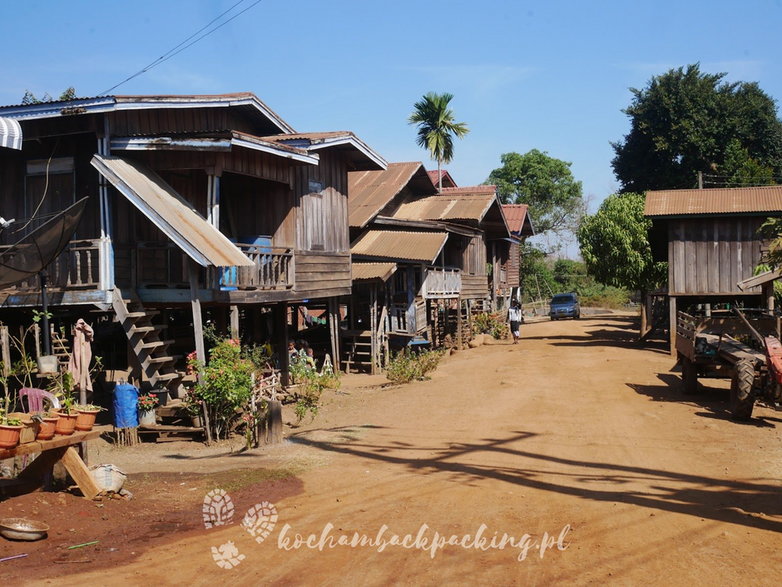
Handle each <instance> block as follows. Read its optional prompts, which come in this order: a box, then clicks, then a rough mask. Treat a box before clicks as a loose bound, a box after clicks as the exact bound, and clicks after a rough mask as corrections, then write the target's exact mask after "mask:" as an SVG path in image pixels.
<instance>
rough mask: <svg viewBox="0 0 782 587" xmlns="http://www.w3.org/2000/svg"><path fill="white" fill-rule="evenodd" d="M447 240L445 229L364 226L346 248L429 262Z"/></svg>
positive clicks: (364, 253) (356, 252)
mask: <svg viewBox="0 0 782 587" xmlns="http://www.w3.org/2000/svg"><path fill="white" fill-rule="evenodd" d="M446 240H448V233H447V232H414V231H412V230H411V231H403V230H368V231H366V232H365V233H364V234H362V235H361V236H360V237H359V238H358V239H357V240H356V242H355V243H353V246H352V247H351V249H350V252H351V253H352V254H353V255H357V256H361V257H375V258H379V259H400V260H403V261H418V262H420V263H433V262H434V260H435V259H437V256H438V255H439V254H440V251H441V250H442V248H443V245H444V244H445V241H446Z"/></svg>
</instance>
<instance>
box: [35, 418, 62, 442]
mask: <svg viewBox="0 0 782 587" xmlns="http://www.w3.org/2000/svg"><path fill="white" fill-rule="evenodd" d="M57 420H59V418H58V417H57V416H52V417H50V418H49V417H47V418H44V419H43V422H41V427H40V428H39V429H38V435H37V436H36V437H35V439H36V440H51V439H52V438H54V429H55V428H56V427H57Z"/></svg>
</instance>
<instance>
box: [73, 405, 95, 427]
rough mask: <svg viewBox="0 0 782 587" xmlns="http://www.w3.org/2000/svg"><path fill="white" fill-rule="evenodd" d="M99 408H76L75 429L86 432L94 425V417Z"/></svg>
mask: <svg viewBox="0 0 782 587" xmlns="http://www.w3.org/2000/svg"><path fill="white" fill-rule="evenodd" d="M98 412H100V410H84V409H81V408H76V430H81V431H83V432H87V431H89V430H92V427H93V426H94V425H95V418H96V417H97V415H98Z"/></svg>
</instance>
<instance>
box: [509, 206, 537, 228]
mask: <svg viewBox="0 0 782 587" xmlns="http://www.w3.org/2000/svg"><path fill="white" fill-rule="evenodd" d="M502 212H503V214H505V220H506V222H507V223H508V228H509V229H510V231H511V233H512V234H513V235H514V236H532V235H534V234H535V229H534V228H533V226H532V220H531V219H530V217H529V213H528V212H529V206H527V204H503V205H502Z"/></svg>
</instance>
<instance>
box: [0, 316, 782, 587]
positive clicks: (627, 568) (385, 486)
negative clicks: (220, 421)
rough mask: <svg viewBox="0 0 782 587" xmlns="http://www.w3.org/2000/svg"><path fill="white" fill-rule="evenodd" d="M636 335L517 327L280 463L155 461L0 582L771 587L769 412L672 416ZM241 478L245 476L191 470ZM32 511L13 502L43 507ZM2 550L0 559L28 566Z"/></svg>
mask: <svg viewBox="0 0 782 587" xmlns="http://www.w3.org/2000/svg"><path fill="white" fill-rule="evenodd" d="M635 332H636V327H635V324H634V323H633V322H632V320H631V319H629V318H626V317H616V316H607V317H597V318H593V319H589V320H581V321H561V322H553V323H552V322H541V323H537V324H528V325H525V326H524V327H523V330H522V340H521V342H520V344H518V345H510V344H508V343H503V344H496V345H489V346H483V347H479V348H477V349H471V350H468V351H462V352H459V353H456V354H455V355H453V356H451V357H449V358H448V359H447V360H446V361H445V362H444V363H443V364H442V365H441V367H440V368H439V369H438V371H437V372H436V373H435V374H434V376H433V377H432V379H431V380H430V381H425V382H419V383H415V384H411V385H407V386H402V387H395V388H371V389H359V388H358V387H357V386H356V385H355V381H357V380H356V379H353V380H352V381H353V384H352V385H350V386H348V389H347V390H346V393H343V394H338V395H335V396H332V397H331V398H330V400H329V401H328V403H327V405H326V406H325V407H324V408H323V409H322V411H321V414H320V415H319V417H318V419H317V420H316V421H315V422H314V423H313V424H310V425H307V426H304V427H302V428H299V429H291V430H290V431H289V434H288V438H289V439H290V442H289V443H287V444H286V445H285V446H284V447H279V448H274V449H270V450H266V451H263V450H262V451H254V452H252V453H243V454H242V455H241V456H235V457H223V458H221V457H219V453H217V452H205V453H203V454H201V455H198V454H196V455H193V454H190V453H188V454H184V453H176V451H177V450H179V449H174V448H168V447H166V446H165V445H161V446H156V447H154V450H153V451H150V453H149V454H150V455H151V456H150V457H149V458H148V459H146V461H145V463H142V464H139V463H138V462H136V464H135V465H133V466H135V467H136V469H139V470H140V469H144V468H146V469H147V470H160V471H169V472H168V473H160V474H152V475H147V476H142V475H138V474H137V475H134V476H132V477H131V481H132V483H131V488H132V489H133V490H134V491H135V492H136V494H137V499H135V500H133V501H131V502H127V503H124V502H123V503H111V504H106V507H105V508H104V510H103V512H102V514H105V517H106V518H107V521H106V522H105V525H106V526H107V528H106V529H104V530H102V532H103V533H102V534H101V533H100V532H101V530H100V529H99V528H98V525H97V524H98V523H97V522H96V523H95V524H93V526H87V527H89V528H92V530H91V532H92V534H89V535H88V534H86V533H84V532H82V531H80V529H79V526H78V522H74V526H73V527H72V528H71V530H74V532H73V533H72V534H71V536H68V532H67V531H65V532H64V533H65V536H62V535H60V534H55V535H54V536H53V537H52V538H50V541H54V542H53V545H50V546H49V550H41V551H40V556H39V561H40V563H39V564H37V563H35V562H34V561H27V562H24V563H22V562H19V563H18V564H16V562H7V563H0V576H2V575H3V574H4V573H6V571H7V572H8V573H10V574H11V575H12V576H14V577H17V578H22V579H23V580H26V581H27V582H30V583H47V584H54V583H55V582H58V580H57V579H55V578H54V577H55V576H56V575H55V574H54V573H57V572H67V573H71V574H72V575H71V576H70V577H68V580H69V581H73V580H78V579H84V580H92V581H95V582H100V583H114V582H116V583H119V582H123V583H125V584H134V585H141V584H159V583H164V584H193V585H201V584H214V582H215V581H225V582H226V584H227V583H230V584H239V585H248V584H266V583H276V584H288V583H290V584H307V585H341V584H361V585H383V584H390V583H407V584H430V585H433V584H437V585H440V584H466V583H475V582H476V581H480V582H481V583H487V584H492V583H493V584H497V585H506V584H524V585H547V584H553V583H563V582H566V583H573V584H602V583H605V582H609V583H619V584H639V583H642V582H643V583H652V584H661V585H672V584H685V583H690V584H692V583H694V584H738V583H744V584H752V585H778V584H779V583H780V581H782V434H781V433H780V431H782V412H774V411H772V410H769V409H765V408H756V412H755V415H756V416H757V417H756V418H755V419H754V420H753V421H752V422H751V423H748V424H737V423H734V422H732V421H730V420H729V419H728V417H727V415H726V412H725V409H726V407H727V402H726V401H725V400H726V389H727V388H726V386H725V385H724V384H722V383H720V384H714V385H711V384H710V385H708V386H707V389H706V390H705V391H704V393H702V394H699V395H697V396H690V397H687V398H686V399H685V398H683V397H682V396H681V395H680V393H679V391H678V388H677V385H676V384H677V382H678V374H677V373H673V372H671V368H672V367H673V362H672V360H671V358H670V357H669V356H668V355H667V354H666V352H665V350H664V345H663V344H660V345H658V346H657V347H655V348H649V347H646V348H643V347H639V346H637V345H635V344H634V343H633V342H632V341H633V339H634V336H635ZM175 453H176V454H175ZM115 456H117V457H118V458H119V456H120V455H115ZM126 464H127V465H131V463H126ZM194 467H195V468H194ZM198 467H200V469H198ZM237 467H241V468H243V469H253V470H252V471H246V470H245V471H234V472H231V471H224V472H222V473H211V474H210V475H211V476H199V475H197V474H194V473H187V472H186V471H196V470H204V469H205V468H207V469H215V470H216V469H230V468H237ZM131 468H132V467H131ZM177 469H178V470H179V471H180V472H181V474H180V473H179V472H176V473H172V471H177ZM215 486H217V487H220V486H222V488H223V489H225V490H226V491H227V493H228V495H229V496H230V497H231V498H232V501H233V504H234V505H235V508H236V509H235V515H234V518H233V523H231V524H229V525H226V526H217V527H213V528H211V529H209V530H207V529H204V527H203V521H202V511H201V503H202V500H203V496H204V494H205V492H206V491H207V490H209V489H213V488H215ZM151 493H152V494H154V495H150V494H151ZM41 495H43V496H47V495H51V494H39V495H38V497H36V498H35V499H41V497H40V496H41ZM25 499H28V498H25ZM32 499H33V498H29V499H28V500H27V501H24V502H20V503H22V504H23V505H24V506H25V507H27V508H32V507H38V506H37V505H36V502H34V501H30V500H32ZM49 499H50V501H51V500H52V498H51V497H50V498H49ZM73 499H76V498H73ZM154 500H157V501H154ZM11 501H13V500H11ZM264 501H265V502H269V503H267V508H269V509H267V510H265V514H266V517H264V512H263V511H260V510H255V509H253V510H252V511H250V518H251V519H250V520H249V521H250V522H251V525H253V524H256V525H255V526H253V527H254V528H255V529H256V530H257V533H256V537H255V538H257V540H256V539H254V537H253V536H251V535H250V534H249V533H248V532H246V531H245V530H244V529H243V528H242V526H241V521H242V518H243V517H244V515H245V512H247V511H248V510H250V509H251V508H253V507H254V506H255V505H256V504H261V503H262V502H264ZM69 503H70V502H69ZM74 503H75V502H74ZM156 503H158V504H160V503H162V504H163V505H162V506H156V505H154V504H156ZM271 506H273V507H274V508H275V509H276V512H277V518H276V520H274V519H273V518H271V513H272V510H271V509H270V508H271ZM79 507H82V506H79ZM8 509H9V502H3V503H0V514H2V513H7V512H8ZM150 512H151V513H150ZM92 515H93V514H91V513H89V512H88V514H87V516H86V517H87V518H89V516H92ZM150 516H151V517H150ZM261 522H267V523H266V525H265V526H263V525H261V524H260V523H261ZM119 524H125V526H126V529H125V530H122V531H120V530H119V529H118V525H119ZM131 526H132V527H135V528H136V532H137V533H136V534H135V535H133V534H132V533H133V529H132V528H129V527H131ZM266 531H269V532H268V536H266V537H265V539H263V537H264V536H265V532H266ZM128 533H130V534H128ZM297 534H298V535H299V539H298V540H297V536H296V535H297ZM408 534H409V535H410V536H409V537H408V538H405V535H408ZM476 534H478V536H477V537H476ZM98 535H100V536H101V540H102V542H101V544H100V545H99V546H102V547H103V548H99V549H97V550H93V551H90V550H89V547H85V548H84V549H82V551H81V552H80V553H78V556H79V557H82V559H83V560H85V561H89V562H85V563H84V564H81V565H80V564H61V565H52V564H50V563H51V562H52V561H51V560H47V557H49V558H55V559H56V557H60V558H63V557H65V558H66V559H67V557H66V555H64V554H63V549H62V546H63V545H64V544H65V543H67V542H68V539H70V540H71V542H70V543H73V542H74V541H77V540H82V539H84V541H86V538H89V537H92V536H98ZM394 535H396V536H397V538H396V539H395V538H394ZM467 535H469V536H467ZM503 535H507V536H505V537H503ZM112 536H114V537H115V538H116V547H115V548H116V549H115V550H110V549H109V546H110V544H111V542H112ZM129 536H130V537H129ZM310 536H311V537H310ZM343 536H344V537H345V538H344V539H343V542H349V541H350V540H355V542H354V544H353V546H349V545H346V544H339V542H340V540H339V539H340V537H343ZM465 536H466V537H465ZM525 536H526V538H525ZM362 537H364V541H363V543H362ZM57 541H59V542H57ZM443 542H445V544H443ZM229 543H231V544H229ZM36 544H38V543H36ZM58 545H59V546H58ZM433 545H434V546H433ZM12 546H13V548H11V549H9V548H7V543H6V544H0V548H4V549H5V550H0V553H2V554H6V553H8V554H15V553H18V552H30V553H32V554H31V557H30V558H32V557H33V555H34V554H35V552H36V551H35V548H36V546H35V545H23V546H20V545H19V544H13V545H12ZM500 546H503V548H500ZM39 548H41V549H43V548H44V547H39ZM58 549H59V550H58ZM2 554H0V557H1V556H2ZM22 560H24V559H22ZM216 561H217V562H216ZM73 562H76V561H73ZM218 563H220V564H221V565H222V567H229V566H230V567H231V568H221V566H219V565H218ZM14 569H16V570H14Z"/></svg>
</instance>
